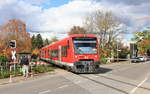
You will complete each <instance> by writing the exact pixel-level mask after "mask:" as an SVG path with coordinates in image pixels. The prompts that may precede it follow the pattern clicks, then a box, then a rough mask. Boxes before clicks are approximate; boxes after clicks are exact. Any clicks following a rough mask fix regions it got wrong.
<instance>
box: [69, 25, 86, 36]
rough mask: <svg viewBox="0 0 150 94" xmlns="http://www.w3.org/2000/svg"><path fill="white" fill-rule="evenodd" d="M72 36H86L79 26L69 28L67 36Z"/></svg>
mask: <svg viewBox="0 0 150 94" xmlns="http://www.w3.org/2000/svg"><path fill="white" fill-rule="evenodd" d="M73 34H86V31H85V29H84V28H82V27H80V26H74V27H73V28H71V30H70V32H69V33H68V35H73Z"/></svg>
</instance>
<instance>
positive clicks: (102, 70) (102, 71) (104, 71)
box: [97, 67, 112, 74]
mask: <svg viewBox="0 0 150 94" xmlns="http://www.w3.org/2000/svg"><path fill="white" fill-rule="evenodd" d="M110 71H112V69H109V68H104V67H100V69H99V72H98V73H97V74H103V73H107V72H110Z"/></svg>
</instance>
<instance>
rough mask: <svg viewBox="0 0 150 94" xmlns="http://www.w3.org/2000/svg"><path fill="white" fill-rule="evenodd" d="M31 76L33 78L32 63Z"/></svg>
mask: <svg viewBox="0 0 150 94" xmlns="http://www.w3.org/2000/svg"><path fill="white" fill-rule="evenodd" d="M31 78H33V65H31Z"/></svg>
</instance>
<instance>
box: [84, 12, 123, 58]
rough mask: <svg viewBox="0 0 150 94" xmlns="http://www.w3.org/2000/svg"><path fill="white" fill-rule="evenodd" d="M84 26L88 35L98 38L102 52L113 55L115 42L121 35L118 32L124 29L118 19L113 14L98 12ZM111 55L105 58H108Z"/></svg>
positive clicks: (87, 19)
mask: <svg viewBox="0 0 150 94" xmlns="http://www.w3.org/2000/svg"><path fill="white" fill-rule="evenodd" d="M84 25H85V28H86V30H87V31H88V33H91V34H96V35H97V36H98V38H99V42H100V45H99V47H100V51H101V52H106V53H111V50H112V48H113V45H114V42H115V40H116V38H117V36H118V35H119V33H118V32H117V31H118V30H119V29H120V28H121V27H122V26H121V23H120V21H119V20H118V19H117V17H116V16H114V15H113V13H112V12H101V11H99V10H98V11H95V12H93V13H92V14H90V15H89V16H88V17H87V18H86V20H85V23H84ZM106 50H107V51H106ZM109 55H110V54H108V55H105V56H106V57H108V56H109Z"/></svg>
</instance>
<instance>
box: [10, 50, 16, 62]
mask: <svg viewBox="0 0 150 94" xmlns="http://www.w3.org/2000/svg"><path fill="white" fill-rule="evenodd" d="M11 54H12V57H11V58H12V59H13V60H16V51H15V50H12V51H11Z"/></svg>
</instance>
